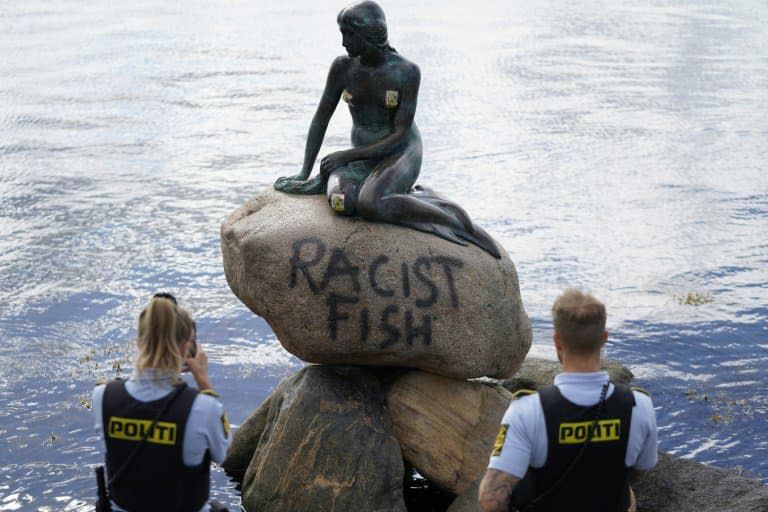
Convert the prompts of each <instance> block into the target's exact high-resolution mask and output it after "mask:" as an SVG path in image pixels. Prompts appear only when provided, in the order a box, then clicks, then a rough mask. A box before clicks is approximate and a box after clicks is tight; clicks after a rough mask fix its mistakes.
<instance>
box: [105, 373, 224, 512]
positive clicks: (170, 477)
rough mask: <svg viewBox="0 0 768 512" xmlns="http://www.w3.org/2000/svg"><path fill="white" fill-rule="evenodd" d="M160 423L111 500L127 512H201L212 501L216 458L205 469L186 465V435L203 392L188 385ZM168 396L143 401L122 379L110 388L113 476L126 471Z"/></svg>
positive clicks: (108, 435)
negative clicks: (212, 466)
mask: <svg viewBox="0 0 768 512" xmlns="http://www.w3.org/2000/svg"><path fill="white" fill-rule="evenodd" d="M182 386H184V389H183V390H182V391H181V393H180V395H179V396H178V397H176V399H175V400H174V401H173V403H172V404H171V405H170V407H168V409H167V410H166V411H165V412H164V413H163V414H162V416H161V417H160V419H159V420H158V422H157V424H156V425H155V428H154V430H153V432H152V435H151V436H149V437H148V438H147V442H146V443H145V444H144V446H143V447H142V448H141V451H140V452H139V453H138V454H137V455H136V457H135V458H134V460H133V461H132V462H131V464H130V466H128V467H127V468H126V469H125V471H124V472H123V474H122V476H121V477H120V478H119V480H118V481H117V482H115V483H114V484H112V485H110V486H109V495H110V498H111V499H112V500H113V501H114V502H115V503H117V504H118V505H119V506H120V507H121V508H124V509H125V510H128V511H131V512H134V511H148V512H153V511H158V512H159V511H178V512H188V511H189V512H193V511H194V512H196V511H198V510H200V509H201V508H202V507H203V505H205V503H206V502H207V501H208V492H209V488H210V483H211V478H210V465H211V459H210V455H209V454H208V453H207V452H206V454H205V457H203V462H202V464H200V465H199V466H191V467H190V466H186V465H185V464H184V453H183V444H184V432H185V430H186V426H187V419H188V418H189V413H190V411H191V410H192V402H194V400H195V397H196V396H197V394H198V391H197V390H195V389H191V388H189V387H186V384H182ZM167 399H168V396H166V397H163V398H161V399H160V400H154V401H151V402H142V401H140V400H136V399H135V398H133V397H132V396H131V395H129V394H128V391H126V389H125V382H124V381H122V380H116V381H112V382H110V383H109V384H107V387H106V389H105V390H104V401H103V406H102V424H103V426H104V439H105V441H106V445H107V457H106V461H107V473H108V476H109V477H110V478H111V477H112V476H113V475H115V474H116V473H117V471H120V468H122V467H123V465H124V464H125V463H126V461H127V460H128V458H129V457H130V456H131V453H133V451H134V450H135V449H136V447H137V446H138V445H139V443H140V442H141V440H142V439H143V437H144V435H145V433H146V432H147V431H148V430H149V427H150V425H151V424H152V420H154V419H155V417H157V415H158V413H160V411H162V410H163V407H164V406H165V404H166V402H167Z"/></svg>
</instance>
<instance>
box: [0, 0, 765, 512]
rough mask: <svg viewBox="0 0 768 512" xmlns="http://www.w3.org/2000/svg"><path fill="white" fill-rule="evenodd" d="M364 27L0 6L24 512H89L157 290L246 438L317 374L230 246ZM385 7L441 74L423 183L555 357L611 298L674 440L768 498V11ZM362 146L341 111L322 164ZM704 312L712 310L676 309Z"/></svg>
mask: <svg viewBox="0 0 768 512" xmlns="http://www.w3.org/2000/svg"><path fill="white" fill-rule="evenodd" d="M342 3H343V2H342ZM339 7H341V4H339V5H338V6H337V7H333V8H330V7H328V6H327V5H324V4H322V3H317V2H309V1H305V0H296V1H294V2H289V3H282V4H279V5H276V4H271V3H268V2H244V1H235V2H229V3H227V4H226V5H215V6H210V5H203V4H185V5H184V7H181V6H176V5H171V4H167V3H163V2H158V1H156V0H142V1H140V2H131V3H126V4H124V5H122V4H121V5H111V4H110V5H106V4H104V5H98V4H90V3H89V4H86V3H85V2H82V1H81V0H74V1H71V2H67V3H57V4H50V3H48V2H42V1H39V0H32V1H29V2H23V3H9V4H4V5H3V6H2V7H0V50H2V54H3V60H2V62H0V102H2V104H3V106H4V109H3V111H2V112H1V113H0V141H2V142H0V169H2V172H0V198H2V200H1V202H0V219H1V220H0V276H2V278H1V279H0V335H2V340H3V343H0V437H2V439H4V440H5V441H6V442H5V443H0V457H2V460H4V461H8V462H7V463H6V464H5V465H4V466H3V467H2V468H0V472H1V473H0V475H2V476H0V509H4V510H14V509H25V508H30V507H38V508H39V509H40V510H62V509H66V510H85V509H87V508H88V505H87V502H89V501H90V500H91V499H92V495H93V487H94V486H93V481H92V472H91V469H90V468H91V466H92V465H94V464H96V463H98V462H99V460H100V458H101V445H100V442H99V441H98V437H97V433H95V432H93V429H92V428H91V426H90V417H89V412H88V410H87V408H86V406H87V397H88V396H89V394H90V390H91V388H92V385H93V383H94V381H95V380H96V379H98V378H101V377H112V376H114V375H116V374H117V373H118V370H117V368H116V367H115V362H116V361H118V360H119V361H121V365H120V366H119V368H120V369H121V370H120V371H122V372H123V373H124V372H125V371H130V369H131V366H130V365H131V363H130V354H131V353H132V347H131V340H132V337H133V334H134V330H133V329H134V322H135V314H136V312H137V311H139V309H140V308H141V306H142V304H143V303H144V301H145V300H146V299H147V297H149V296H150V295H151V293H153V292H154V291H156V290H158V289H169V290H173V291H174V292H176V293H177V295H178V296H179V297H182V298H183V301H184V302H185V304H186V305H187V306H189V307H190V309H192V310H193V311H194V312H195V314H196V317H197V318H198V320H199V323H200V334H201V336H202V338H201V339H202V342H203V343H206V346H207V347H209V348H208V353H209V354H210V356H211V372H212V376H213V379H214V380H215V381H216V386H217V388H218V389H219V391H220V392H221V394H222V396H223V397H224V401H225V404H226V405H227V407H228V409H229V412H230V417H231V419H232V421H233V423H235V424H239V423H241V422H242V421H243V420H244V419H245V417H246V416H247V415H248V414H249V413H250V412H251V411H252V410H253V409H254V408H255V406H256V404H258V403H260V402H261V401H262V400H263V399H264V397H266V396H267V394H268V393H269V392H270V391H271V389H272V388H273V387H274V386H275V384H276V383H277V382H278V381H279V380H280V378H282V377H283V376H285V375H287V374H289V373H291V372H293V371H295V369H296V368H297V367H298V366H299V364H300V363H299V362H298V361H297V360H296V359H295V358H293V357H291V356H289V355H287V354H286V353H285V352H284V351H282V350H281V349H280V347H279V344H278V342H277V340H276V339H275V337H274V335H273V334H272V332H271V331H270V329H269V327H268V326H267V325H266V323H265V322H264V321H263V320H261V319H259V318H256V317H255V316H254V315H252V314H251V313H250V312H249V311H247V310H246V309H245V307H244V306H243V305H242V304H241V303H240V302H239V301H238V300H237V299H235V298H234V297H233V295H232V294H231V292H230V291H229V289H228V287H227V284H226V281H225V279H224V276H223V274H222V268H221V255H220V249H219V242H218V232H219V225H220V222H221V220H222V219H223V218H224V217H225V216H226V215H228V214H229V213H230V212H231V211H232V210H233V209H234V208H235V207H237V206H239V205H240V204H241V203H242V202H244V201H245V200H246V199H247V198H248V197H250V196H251V195H252V194H254V193H255V192H257V191H258V190H261V189H263V188H266V187H268V186H270V185H271V183H272V182H273V180H274V178H275V177H276V176H283V175H288V174H293V173H295V172H297V171H298V169H299V167H300V165H301V156H302V151H303V144H304V138H305V136H306V126H307V123H308V122H309V119H310V118H311V116H312V113H313V111H314V108H315V106H316V102H317V98H318V97H319V95H320V93H321V88H322V85H323V80H324V75H325V72H326V70H327V66H328V63H329V62H330V61H331V60H332V59H333V57H334V56H336V55H338V54H340V53H341V52H342V51H341V50H342V49H341V47H340V45H339V40H338V36H337V33H336V30H337V28H336V24H335V15H336V8H339ZM488 13H493V14H492V15H490V14H488ZM387 14H388V16H389V24H390V27H391V31H392V33H391V34H390V35H391V40H392V43H393V45H394V46H395V47H396V48H398V49H399V50H401V51H402V52H403V53H404V54H405V55H406V56H408V57H409V58H410V59H412V60H413V61H414V62H417V63H419V64H420V66H421V69H422V75H423V77H424V79H423V84H422V88H421V97H420V101H419V102H420V105H419V114H418V115H419V116H420V118H419V120H418V122H419V126H420V127H421V129H422V135H423V137H424V142H425V159H424V167H423V171H422V178H421V179H422V181H423V182H424V183H425V184H427V185H433V186H435V187H437V188H439V189H440V190H441V191H443V192H444V193H446V195H448V196H449V197H451V198H452V199H455V200H457V201H458V202H460V203H461V204H463V205H465V206H466V207H467V209H468V210H469V212H470V214H471V216H472V217H473V218H474V219H477V220H478V221H479V222H480V223H481V224H482V225H484V226H485V227H486V228H487V229H488V231H489V232H491V233H492V234H493V235H494V236H496V237H497V238H498V239H499V240H500V241H501V242H502V244H503V245H504V247H506V249H507V250H508V251H509V252H510V254H511V256H512V258H513V260H514V261H515V263H516V265H517V268H518V271H519V277H520V283H521V287H522V296H523V299H524V301H525V305H526V309H527V311H528V313H529V315H530V316H531V319H532V322H533V326H534V339H535V346H534V349H533V351H532V352H533V353H537V354H551V349H550V348H549V342H548V340H549V339H550V335H551V332H550V327H549V320H548V314H549V312H548V309H549V306H550V302H551V300H552V298H553V297H555V296H556V294H557V293H558V292H559V291H560V290H561V289H562V288H563V287H565V286H568V285H577V286H582V287H585V288H588V289H591V290H593V291H595V292H596V293H597V294H598V296H600V297H601V298H603V299H604V300H605V301H606V302H607V304H608V306H609V328H610V330H611V337H612V339H613V340H614V342H613V344H612V345H611V346H610V347H609V348H608V350H607V355H608V356H609V357H612V358H615V359H618V360H620V361H622V362H624V363H625V364H628V365H629V366H630V367H631V368H632V370H633V372H634V373H635V375H636V376H637V378H638V379H639V381H640V383H641V384H642V385H643V386H645V387H647V388H649V389H650V391H651V392H652V393H653V394H654V400H655V403H657V404H658V405H659V410H658V415H659V424H660V427H661V430H662V433H661V436H660V439H661V443H662V447H663V448H664V449H666V450H670V451H673V452H675V453H677V454H679V455H683V456H690V457H694V458H695V459H696V460H700V461H704V462H712V463H716V464H718V465H720V466H723V467H728V468H734V467H736V466H742V467H743V468H746V469H747V472H748V474H751V475H753V476H758V477H760V478H762V479H763V480H766V479H768V465H767V464H768V462H766V461H768V456H766V455H767V451H768V441H766V440H765V436H764V426H765V422H766V415H767V414H768V407H767V402H768V398H767V397H766V393H765V389H766V386H765V378H764V374H765V371H766V368H768V355H767V354H768V344H766V342H765V339H766V316H767V313H768V310H767V309H766V304H768V292H766V285H765V283H766V282H768V273H767V272H766V268H767V266H766V263H768V243H766V241H765V236H764V233H766V232H768V180H766V178H765V175H764V169H763V167H764V163H765V162H764V160H765V155H766V154H768V129H766V127H765V123H764V120H765V119H766V118H768V101H766V99H768V98H766V90H768V58H767V57H768V54H766V48H768V39H767V37H768V36H767V35H766V32H765V30H764V28H763V25H762V24H761V23H760V21H761V20H764V19H766V17H768V7H767V6H766V5H765V3H764V2H759V1H751V2H750V1H746V2H742V3H740V4H738V5H724V4H721V3H719V2H714V1H712V2H709V1H707V2H683V3H679V2H678V3H674V4H672V3H666V2H661V3H658V2H657V3H655V4H652V5H642V6H639V5H637V4H635V3H632V2H613V3H611V4H609V5H605V4H602V3H601V4H598V3H590V2H587V3H586V4H585V3H583V2H582V3H579V4H571V3H568V2H554V3H552V2H550V3H546V4H533V5H532V4H530V3H527V4H525V3H517V2H501V1H499V0H480V1H479V2H473V3H471V4H466V3H464V4H462V3H459V4H457V5H452V4H450V3H446V2H438V1H436V0H429V1H427V2H420V3H419V5H412V4H411V3H408V2H405V1H404V0H392V1H391V2H390V3H388V4H387ZM349 128H350V126H349V119H348V116H345V115H337V116H336V118H335V119H334V120H333V121H332V123H331V126H330V128H329V132H328V136H327V137H326V146H325V148H324V150H323V151H324V152H325V151H328V152H330V151H334V150H336V149H341V148H343V147H345V145H346V144H347V141H348V139H349V137H348V132H349ZM691 292H694V293H697V294H700V295H703V296H711V297H713V298H714V302H712V303H710V304H705V305H702V306H698V307H697V306H690V305H686V304H681V303H680V302H679V301H678V300H677V299H676V297H680V296H686V295H687V294H688V293H691ZM705 396H706V400H705V399H704V397H705ZM83 397H86V398H85V402H86V403H83V401H82V399H83ZM213 478H214V481H215V485H214V489H215V491H214V493H215V496H216V498H217V499H219V500H221V501H224V502H227V503H230V504H235V503H236V502H237V494H236V492H235V491H234V488H233V487H232V486H231V484H228V483H227V480H226V477H225V476H224V475H223V473H221V472H220V471H219V472H215V473H214V476H213ZM10 482H13V483H12V484H11V483H10Z"/></svg>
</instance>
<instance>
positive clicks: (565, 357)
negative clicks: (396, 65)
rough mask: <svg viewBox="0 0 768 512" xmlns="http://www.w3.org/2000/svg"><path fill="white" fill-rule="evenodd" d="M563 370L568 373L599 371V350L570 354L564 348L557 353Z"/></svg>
mask: <svg viewBox="0 0 768 512" xmlns="http://www.w3.org/2000/svg"><path fill="white" fill-rule="evenodd" d="M558 358H559V359H560V362H561V363H562V365H563V371H564V372H568V373H592V372H599V371H600V351H599V350H598V351H597V352H595V353H594V354H587V355H582V354H571V353H569V352H567V351H565V350H561V351H560V352H559V353H558Z"/></svg>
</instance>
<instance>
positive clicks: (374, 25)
mask: <svg viewBox="0 0 768 512" xmlns="http://www.w3.org/2000/svg"><path fill="white" fill-rule="evenodd" d="M336 21H337V22H338V24H339V29H340V30H342V32H343V31H344V30H345V29H346V30H349V31H352V32H354V33H355V34H356V35H357V36H359V37H360V38H361V39H362V40H363V41H365V43H367V44H369V45H371V46H374V47H376V48H380V49H382V50H391V49H392V48H391V47H390V46H389V40H388V38H387V20H386V19H385V18H384V11H383V10H382V9H381V7H379V4H377V3H376V2H371V1H370V0H364V1H362V2H357V3H354V4H351V5H348V6H347V7H345V8H343V9H342V10H341V11H340V12H339V15H338V16H337V17H336Z"/></svg>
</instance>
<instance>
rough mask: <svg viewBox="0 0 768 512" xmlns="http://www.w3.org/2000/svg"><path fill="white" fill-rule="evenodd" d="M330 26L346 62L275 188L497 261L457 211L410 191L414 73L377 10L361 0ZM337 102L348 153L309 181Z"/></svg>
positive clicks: (417, 158)
mask: <svg viewBox="0 0 768 512" xmlns="http://www.w3.org/2000/svg"><path fill="white" fill-rule="evenodd" d="M337 22H338V25H339V30H340V31H341V36H342V45H343V46H344V48H345V49H346V51H347V55H342V56H339V57H337V58H336V59H335V60H334V61H333V64H331V69H330V71H329V72H328V78H327V80H326V83H325V89H324V91H323V95H322V97H321V98H320V104H319V105H318V106H317V111H316V112H315V115H314V117H313V118H312V123H311V125H310V127H309V134H308V135H307V144H306V148H305V150H304V165H303V166H302V168H301V172H300V173H299V174H297V175H295V176H289V177H281V178H278V179H277V181H276V182H275V185H274V187H275V189H276V190H279V191H282V192H288V193H292V194H322V193H325V194H326V197H327V198H328V204H329V205H330V206H331V208H332V209H333V210H334V211H336V212H337V213H338V214H341V215H356V216H358V217H361V218H363V219H366V220H369V221H374V222H388V223H391V224H399V225H402V226H407V227H410V228H413V229H418V230H420V231H425V232H428V233H434V234H435V235H438V236H440V237H443V238H445V239H447V240H450V241H451V242H455V243H458V244H462V245H466V242H470V243H473V244H475V245H477V246H478V247H480V248H481V249H483V250H485V251H486V252H488V253H489V254H491V255H492V256H494V257H495V258H500V257H501V255H500V253H499V249H498V248H497V246H496V244H495V242H494V241H493V239H492V238H491V237H490V236H489V235H488V234H487V233H486V232H485V231H484V230H483V229H482V228H480V227H479V226H477V225H475V224H474V223H473V222H472V221H471V219H470V218H469V215H467V213H466V212H465V211H464V209H462V208H461V207H460V206H459V205H457V204H456V203H453V202H452V201H449V200H448V199H446V198H444V197H442V196H441V195H439V194H437V193H436V192H434V191H433V190H431V189H429V188H427V187H422V186H418V185H417V186H415V187H414V183H415V182H416V179H417V178H418V177H419V170H420V169H421V155H422V147H421V136H420V135H419V130H418V128H416V123H414V120H413V118H414V115H415V113H416V101H417V97H418V94H419V82H420V78H421V74H420V71H419V68H418V66H417V65H416V64H414V63H412V62H410V61H408V60H406V59H405V58H403V57H402V56H401V55H400V54H399V53H397V51H395V49H394V48H392V47H391V46H390V45H389V41H388V37H387V24H386V20H385V18H384V11H383V10H382V9H381V7H379V5H378V4H376V3H375V2H372V1H369V0H366V1H363V2H358V3H355V4H352V5H350V6H348V7H345V8H344V9H342V10H341V12H340V13H339V14H338V16H337ZM340 98H341V99H343V100H344V101H345V102H346V103H347V105H348V106H349V112H350V114H351V115H352V148H351V149H347V150H344V151H336V152H334V153H331V154H329V155H327V156H326V157H324V158H323V159H322V160H321V162H320V173H319V175H317V176H315V177H314V178H312V179H309V175H310V174H311V172H312V167H313V165H314V163H315V160H316V158H317V154H318V152H319V151H320V146H321V145H322V142H323V138H324V136H325V131H326V129H327V128H328V122H329V121H330V119H331V116H332V115H333V113H334V111H335V110H336V106H337V105H338V103H339V99H340Z"/></svg>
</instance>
